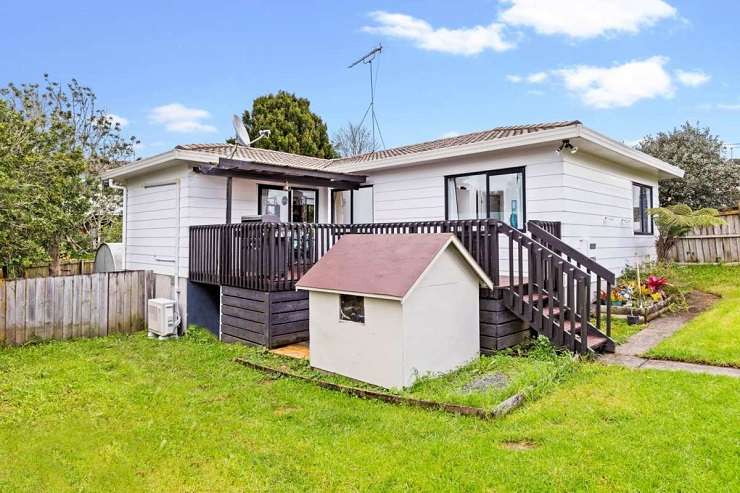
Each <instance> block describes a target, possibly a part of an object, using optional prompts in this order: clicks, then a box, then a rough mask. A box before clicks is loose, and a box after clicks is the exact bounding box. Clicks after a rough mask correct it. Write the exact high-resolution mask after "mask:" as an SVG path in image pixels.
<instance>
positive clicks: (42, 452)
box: [0, 332, 740, 492]
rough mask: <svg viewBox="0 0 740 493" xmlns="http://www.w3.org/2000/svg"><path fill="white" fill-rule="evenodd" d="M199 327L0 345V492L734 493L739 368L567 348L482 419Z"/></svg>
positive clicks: (739, 460) (739, 485) (739, 446)
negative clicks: (567, 358) (268, 362)
mask: <svg viewBox="0 0 740 493" xmlns="http://www.w3.org/2000/svg"><path fill="white" fill-rule="evenodd" d="M244 351H245V349H244V348H243V347H239V346H233V345H225V344H220V343H217V342H214V341H212V340H209V339H208V338H206V337H204V336H203V335H202V333H199V332H198V333H196V336H194V337H187V338H184V339H181V340H179V341H168V342H159V341H152V340H148V339H146V337H145V336H143V335H142V334H136V335H134V336H129V337H124V336H120V337H111V338H104V339H97V340H86V341H71V342H55V343H49V344H41V345H37V346H29V347H23V348H13V349H0V456H1V457H2V461H3V467H0V491H3V492H5V491H33V492H36V491H107V492H113V491H126V492H130V491H306V490H314V491H347V490H350V491H357V490H369V489H372V490H381V491H409V490H414V491H416V490H420V491H445V490H452V491H553V490H555V491H583V490H601V491H679V490H680V491H731V490H735V491H737V490H738V489H740V480H739V479H738V475H737V471H738V470H740V454H739V453H738V450H740V436H738V434H737V431H735V432H733V431H732V430H738V429H740V413H738V412H737V410H738V409H740V382H738V380H735V379H731V378H729V377H712V376H707V375H694V374H687V373H681V372H675V373H674V372H655V371H633V370H627V369H624V368H621V367H606V366H602V365H600V364H599V363H579V364H578V365H577V368H576V369H575V370H574V371H573V372H572V373H571V374H570V375H569V376H568V377H567V378H566V379H565V380H564V381H563V383H561V384H559V385H557V386H555V387H554V388H553V389H551V390H550V391H549V392H546V393H544V395H542V396H541V397H540V398H539V399H537V400H535V401H532V402H529V403H528V404H527V405H526V406H525V407H524V408H522V409H520V410H518V411H515V412H514V413H513V414H512V415H510V416H508V417H506V418H504V419H501V420H497V421H482V420H479V419H477V418H467V417H459V416H454V415H449V414H445V413H442V412H435V411H425V410H420V409H415V408H408V407H398V406H393V405H389V404H384V403H380V402H376V401H365V400H360V399H356V398H352V397H349V396H347V395H344V394H340V393H337V392H332V391H329V390H323V389H320V388H317V387H316V386H314V385H312V384H309V383H305V382H301V381H296V380H292V379H286V378H282V379H274V378H270V377H267V376H265V375H264V374H261V373H260V372H257V371H253V370H250V369H248V368H245V367H243V366H241V365H238V364H235V363H234V362H233V361H232V359H233V358H234V357H235V356H237V355H240V354H243V353H244Z"/></svg>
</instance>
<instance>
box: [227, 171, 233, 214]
mask: <svg viewBox="0 0 740 493" xmlns="http://www.w3.org/2000/svg"><path fill="white" fill-rule="evenodd" d="M232 181H233V177H231V176H229V177H227V178H226V224H231V190H232V186H233V183H232Z"/></svg>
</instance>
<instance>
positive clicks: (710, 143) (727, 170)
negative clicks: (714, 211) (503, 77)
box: [638, 122, 740, 209]
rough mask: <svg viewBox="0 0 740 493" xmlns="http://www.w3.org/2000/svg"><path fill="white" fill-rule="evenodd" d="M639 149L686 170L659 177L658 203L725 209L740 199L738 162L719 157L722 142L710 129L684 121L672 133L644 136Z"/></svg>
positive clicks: (739, 169)
mask: <svg viewBox="0 0 740 493" xmlns="http://www.w3.org/2000/svg"><path fill="white" fill-rule="evenodd" d="M638 149H640V150H641V151H642V152H645V153H647V154H650V155H651V156H654V157H656V158H658V159H661V160H663V161H666V162H668V163H671V164H675V165H676V166H678V167H680V168H681V169H683V170H684V171H685V172H686V175H685V176H684V177H683V178H673V179H670V180H661V182H660V201H661V204H664V205H676V204H687V205H689V206H690V207H692V208H694V209H700V208H702V207H714V208H724V207H732V206H734V205H735V204H736V203H737V200H738V198H740V193H739V191H738V186H740V164H739V163H737V162H735V161H732V160H729V159H724V158H723V157H722V141H721V140H720V139H719V137H717V136H716V135H712V133H711V131H710V130H709V128H700V127H699V124H698V123H697V125H696V126H694V125H692V124H691V123H689V122H686V123H684V124H683V125H682V126H681V128H677V129H673V130H672V131H671V132H668V133H664V132H660V133H658V134H657V135H656V136H655V137H653V136H647V137H645V138H644V139H642V141H641V142H640V143H639V145H638Z"/></svg>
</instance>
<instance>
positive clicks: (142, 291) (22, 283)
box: [0, 271, 154, 346]
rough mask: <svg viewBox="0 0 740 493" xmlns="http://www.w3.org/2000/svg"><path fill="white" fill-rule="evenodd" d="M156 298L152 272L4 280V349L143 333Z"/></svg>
mask: <svg viewBox="0 0 740 493" xmlns="http://www.w3.org/2000/svg"><path fill="white" fill-rule="evenodd" d="M153 292H154V276H153V274H152V273H151V272H150V271H127V272H111V273H100V274H87V275H77V276H60V277H39V278H35V279H18V280H14V281H3V280H0V345H2V344H5V345H8V346H16V345H20V344H25V343H27V342H33V341H45V340H50V339H58V340H61V339H71V338H79V337H101V336H106V335H109V334H121V333H131V332H134V331H136V330H141V329H144V328H145V327H146V302H147V299H149V298H151V297H153Z"/></svg>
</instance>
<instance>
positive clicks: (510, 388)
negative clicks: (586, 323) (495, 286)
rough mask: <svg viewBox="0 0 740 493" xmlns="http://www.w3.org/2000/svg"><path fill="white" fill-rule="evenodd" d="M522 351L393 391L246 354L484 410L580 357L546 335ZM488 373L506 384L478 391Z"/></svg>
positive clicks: (547, 384) (550, 379)
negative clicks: (476, 385) (563, 350)
mask: <svg viewBox="0 0 740 493" xmlns="http://www.w3.org/2000/svg"><path fill="white" fill-rule="evenodd" d="M520 352H522V353H523V354H526V357H521V356H517V355H515V354H514V353H513V351H502V352H499V353H496V354H495V355H492V356H481V357H480V358H479V359H477V360H475V361H473V362H472V363H470V364H468V365H465V366H464V367H462V368H460V369H458V370H457V371H454V372H452V373H449V374H447V375H443V376H435V377H433V378H432V377H424V378H421V379H420V380H418V381H417V382H416V383H415V384H414V385H413V386H412V387H411V388H409V389H404V390H391V391H388V390H385V389H382V388H379V387H376V386H373V385H369V384H366V383H363V382H359V381H357V380H353V379H351V378H346V377H343V376H340V375H335V374H327V373H326V372H321V371H319V370H315V369H313V368H311V366H310V364H309V362H308V361H307V360H301V359H295V358H289V357H286V356H278V355H275V354H273V353H271V352H270V351H267V350H266V349H264V348H257V347H245V348H244V352H243V356H242V357H243V358H244V359H246V360H248V361H251V362H253V363H258V364H260V365H262V366H267V367H270V368H276V369H280V370H284V371H288V372H290V373H294V374H297V375H301V376H304V377H308V378H313V379H317V380H323V381H327V382H331V383H336V384H340V385H344V386H350V387H356V388H362V389H370V390H375V391H381V392H386V393H388V392H390V393H393V394H396V395H400V396H404V397H411V398H414V399H421V400H429V401H435V402H444V403H451V404H462V405H466V406H472V407H478V408H482V409H493V408H494V407H495V406H496V404H499V403H500V402H502V401H504V400H505V399H507V398H509V397H511V396H513V395H514V394H516V393H518V392H524V393H525V395H526V396H527V397H528V398H536V397H538V396H540V395H542V394H544V393H546V392H547V391H548V390H550V389H552V388H553V386H555V385H556V384H557V383H558V382H560V381H561V380H563V379H565V378H567V377H568V376H569V375H570V374H571V373H572V372H573V370H574V369H575V367H576V360H575V359H574V358H573V357H572V356H571V355H569V354H565V353H561V354H558V353H556V352H555V351H554V350H553V349H552V346H551V345H550V343H549V342H547V339H545V338H544V337H543V338H541V339H539V340H538V341H537V342H536V343H533V344H532V345H531V347H530V348H529V349H528V350H524V351H520ZM486 376H497V377H499V378H500V379H502V380H501V381H500V383H501V384H500V385H491V386H487V387H486V388H484V389H480V390H477V389H476V390H474V389H472V388H471V387H470V386H469V385H470V384H472V383H474V382H475V381H479V380H480V379H481V378H483V377H486Z"/></svg>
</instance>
